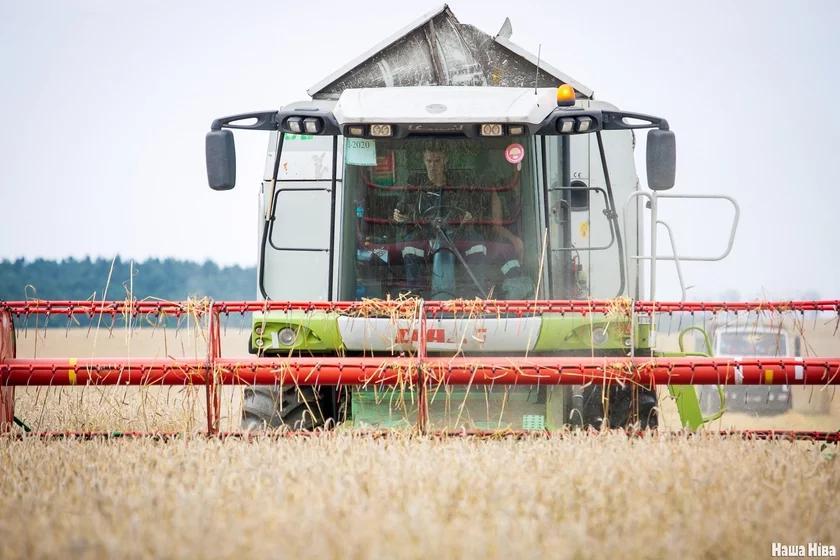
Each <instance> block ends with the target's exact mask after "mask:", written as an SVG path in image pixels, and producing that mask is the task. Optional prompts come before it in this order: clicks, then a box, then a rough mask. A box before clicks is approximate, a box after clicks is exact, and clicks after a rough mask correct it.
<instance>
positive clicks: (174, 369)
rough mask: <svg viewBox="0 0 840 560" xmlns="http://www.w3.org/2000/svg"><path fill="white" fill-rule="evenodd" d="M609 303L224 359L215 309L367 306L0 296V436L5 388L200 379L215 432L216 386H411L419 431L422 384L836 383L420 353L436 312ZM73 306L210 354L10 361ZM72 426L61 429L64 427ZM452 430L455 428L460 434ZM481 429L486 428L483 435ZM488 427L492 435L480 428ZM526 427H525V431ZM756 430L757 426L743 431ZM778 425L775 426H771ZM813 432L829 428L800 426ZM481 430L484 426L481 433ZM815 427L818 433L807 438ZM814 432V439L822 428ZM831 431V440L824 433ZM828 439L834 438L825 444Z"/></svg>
mask: <svg viewBox="0 0 840 560" xmlns="http://www.w3.org/2000/svg"><path fill="white" fill-rule="evenodd" d="M615 305H616V302H614V301H487V302H482V301H475V302H472V301H455V302H438V301H431V302H425V301H422V302H417V301H416V300H414V301H412V300H408V301H392V302H382V303H381V305H380V309H385V310H390V311H391V312H396V313H397V314H399V315H400V316H403V317H414V318H415V320H419V321H420V323H421V328H420V331H419V332H420V333H421V336H420V339H419V341H418V342H419V348H418V352H417V355H416V356H415V357H409V358H405V357H401V358H387V357H386V358H338V357H325V358H253V359H249V360H242V359H233V358H224V357H222V349H221V335H220V323H221V315H222V314H224V315H229V314H230V313H246V312H255V311H290V310H304V311H326V312H329V311H334V312H341V313H345V314H354V313H359V314H367V312H368V311H369V310H370V307H369V306H364V305H363V304H362V303H361V302H209V301H208V302H205V303H204V305H197V304H196V303H194V302H165V301H129V300H126V301H108V302H96V301H39V300H31V301H24V302H0V396H2V398H3V400H2V402H0V405H2V406H0V414H2V416H0V422H6V423H5V424H2V425H0V432H3V431H9V430H10V429H11V428H10V426H11V424H10V422H11V421H12V420H13V414H14V392H13V391H14V387H16V386H52V385H56V386H67V385H88V384H95V385H115V384H120V385H155V384H158V385H184V384H195V385H205V387H206V397H207V426H208V428H207V432H208V434H210V435H217V434H219V418H220V416H221V394H220V391H219V389H218V387H219V385H235V384H255V385H273V384H275V383H284V384H285V383H295V384H298V385H363V386H364V385H371V384H373V385H409V386H411V387H413V388H415V389H416V390H417V391H418V404H419V410H418V427H419V429H420V430H421V431H422V432H425V431H426V429H427V423H428V418H427V411H426V391H427V390H428V389H429V388H432V387H434V386H435V385H436V384H439V383H446V384H452V385H496V384H498V385H533V384H552V385H582V384H590V383H591V384H621V385H623V384H636V385H640V386H645V387H650V388H655V387H657V386H660V385H668V384H674V385H727V384H741V385H840V358H805V359H800V358H796V359H792V358H771V359H765V358H761V359H756V358H751V359H744V360H733V359H730V358H702V357H689V358H654V357H651V356H648V357H644V356H636V357H634V358H630V357H599V358H588V357H587V358H581V357H538V358H533V357H532V358H529V357H506V358H499V357H486V358H438V357H428V356H427V354H426V340H425V329H424V328H422V327H423V324H424V323H425V321H426V319H427V317H428V316H432V317H434V316H436V315H438V314H443V313H466V314H472V313H492V314H499V315H504V316H508V317H509V316H511V315H512V316H524V315H526V314H533V313H539V312H553V313H582V314H586V313H606V312H608V311H610V310H611V309H613V308H614V307H615ZM627 308H628V309H634V310H635V311H636V312H647V313H651V312H656V313H673V312H679V311H682V312H697V311H702V312H716V311H750V312H763V311H767V312H804V311H835V312H840V300H823V301H810V302H805V301H791V302H762V303H746V302H735V303H731V302H720V303H708V302H632V303H631V304H629V305H628V306H627ZM33 313H40V314H46V315H66V316H71V315H74V314H82V315H89V316H93V315H96V314H105V315H111V316H112V317H115V316H116V315H117V314H120V315H123V314H125V315H126V316H132V317H136V316H137V315H139V314H151V315H174V316H176V317H180V316H183V315H185V314H188V315H189V316H192V317H195V318H200V317H201V316H203V315H205V314H207V315H209V344H208V350H207V357H206V359H204V360H201V359H183V360H176V359H144V358H139V359H138V358H132V359H131V361H130V363H127V362H124V361H123V360H119V359H109V358H90V359H73V360H72V362H71V361H70V360H69V359H18V358H15V357H14V348H13V340H14V336H13V334H14V332H13V331H14V323H13V321H12V319H13V318H15V317H20V316H21V315H28V314H33ZM68 433H69V432H68ZM459 433H461V432H459ZM482 433H484V432H482ZM488 433H493V434H496V433H498V432H488ZM529 433H530V432H529ZM750 433H758V432H754V431H753V432H750ZM773 433H775V432H773ZM807 433H808V434H811V436H812V437H811V439H819V438H821V437H825V438H827V437H829V436H828V435H825V434H830V433H829V432H826V433H823V432H807ZM485 434H486V433H485ZM814 434H817V435H816V436H815V435H814ZM820 434H822V435H820ZM831 437H834V436H831ZM832 441H834V440H832Z"/></svg>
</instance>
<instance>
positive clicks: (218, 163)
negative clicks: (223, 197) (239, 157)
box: [204, 129, 236, 191]
mask: <svg viewBox="0 0 840 560" xmlns="http://www.w3.org/2000/svg"><path fill="white" fill-rule="evenodd" d="M204 151H205V156H206V158H207V182H208V183H209V184H210V188H211V189H213V190H214V191H229V190H231V189H232V188H233V187H234V186H236V148H235V146H234V142H233V132H231V131H230V130H226V129H223V130H211V131H210V132H208V133H207V136H206V137H205V139H204Z"/></svg>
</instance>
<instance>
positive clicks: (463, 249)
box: [392, 147, 521, 298]
mask: <svg viewBox="0 0 840 560" xmlns="http://www.w3.org/2000/svg"><path fill="white" fill-rule="evenodd" d="M423 162H424V165H425V168H426V173H425V174H418V175H419V176H417V175H415V176H413V177H409V180H408V183H409V185H411V187H410V188H409V189H408V190H406V191H404V192H403V193H402V196H401V197H400V198H399V200H398V202H397V204H396V207H395V208H394V212H393V216H392V218H393V221H394V222H396V223H397V224H402V225H403V227H401V230H402V231H401V232H400V233H401V234H400V235H399V238H400V241H401V243H402V244H403V249H402V258H403V263H404V267H405V275H406V282H407V283H408V285H409V288H410V289H412V290H416V289H418V288H419V286H420V284H421V279H422V276H423V273H424V271H425V268H426V266H427V263H428V262H429V261H430V260H431V259H432V257H433V256H434V254H435V253H436V252H437V251H439V250H440V249H448V247H447V245H446V244H445V243H443V242H441V240H438V239H437V236H436V235H435V232H434V230H433V226H432V225H431V223H430V222H431V221H432V220H434V219H436V218H441V219H442V220H443V224H442V228H443V230H444V231H445V232H446V233H447V235H448V236H449V239H450V240H451V241H452V243H453V244H454V245H455V247H456V248H457V249H458V252H460V253H461V255H462V257H463V259H464V261H465V262H466V264H467V267H468V268H469V270H470V272H471V273H472V275H473V276H474V277H475V279H476V281H477V283H478V284H479V285H480V286H481V287H482V290H483V289H484V286H485V262H486V260H487V256H488V254H487V245H486V241H485V235H482V232H481V231H479V227H477V224H475V222H476V221H477V220H481V221H485V220H489V219H491V215H495V214H496V213H497V211H496V209H495V206H496V204H494V202H496V201H494V200H493V197H494V196H495V193H493V192H491V191H488V190H482V189H474V188H463V187H464V186H465V185H470V184H472V183H471V181H469V178H467V177H459V176H458V174H454V173H450V172H449V171H448V169H447V164H448V157H447V154H446V153H445V152H444V151H443V150H441V149H438V148H436V147H433V148H430V149H427V150H426V151H424V153H423ZM445 187H448V188H445ZM494 229H499V228H498V227H496V228H494ZM485 233H486V232H485ZM520 245H521V241H520ZM514 260H515V257H514ZM506 262H509V261H506ZM519 268H520V267H519V262H518V260H517V261H516V266H515V267H511V266H507V267H506V270H505V276H508V275H511V276H518V274H519ZM433 284H434V283H433ZM465 287H466V289H465V290H464V292H465V293H458V294H455V293H452V290H454V286H452V287H451V288H445V292H447V293H444V294H432V297H435V298H437V297H441V296H444V297H450V298H455V297H464V298H472V297H475V296H476V295H481V294H480V292H479V291H478V290H476V289H475V288H477V286H475V285H474V283H473V282H472V281H470V282H469V283H468V284H466V286H465ZM460 291H461V290H459V292H460Z"/></svg>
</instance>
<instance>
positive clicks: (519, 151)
mask: <svg viewBox="0 0 840 560" xmlns="http://www.w3.org/2000/svg"><path fill="white" fill-rule="evenodd" d="M524 157H525V148H523V147H522V144H511V145H510V146H508V147H507V148H506V149H505V159H506V160H508V163H519V162H520V161H522V159H523V158H524Z"/></svg>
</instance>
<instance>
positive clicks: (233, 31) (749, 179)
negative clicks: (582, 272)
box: [0, 0, 840, 299]
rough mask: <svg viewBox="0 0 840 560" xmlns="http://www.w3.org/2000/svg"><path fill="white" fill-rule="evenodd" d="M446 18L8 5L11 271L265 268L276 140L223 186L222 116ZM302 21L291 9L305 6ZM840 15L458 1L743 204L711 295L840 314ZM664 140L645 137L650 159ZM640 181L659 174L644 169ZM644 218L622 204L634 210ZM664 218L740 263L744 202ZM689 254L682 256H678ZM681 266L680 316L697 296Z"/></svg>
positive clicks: (661, 4) (7, 255) (466, 18)
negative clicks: (263, 209) (214, 148)
mask: <svg viewBox="0 0 840 560" xmlns="http://www.w3.org/2000/svg"><path fill="white" fill-rule="evenodd" d="M438 5H440V2H435V1H420V2H409V3H403V2H396V1H394V0H391V1H384V0H379V1H375V0H356V1H354V2H344V3H342V2H335V1H325V0H308V1H307V2H294V3H291V2H279V1H270V2H269V1H264V2H256V1H252V2H247V1H242V2H220V1H212V2H211V1H201V2H198V1H195V2H145V3H143V7H144V9H142V10H141V9H140V8H139V6H140V5H139V4H136V3H132V4H129V3H127V2H122V3H120V2H112V1H100V2H94V1H88V2H67V1H54V2H45V1H27V2H11V1H3V2H2V3H0V6H2V8H0V70H2V81H3V87H2V89H0V117H2V122H3V124H4V129H3V134H2V136H0V164H1V165H2V167H0V168H1V169H2V182H1V183H0V208H2V210H3V219H2V220H0V259H14V258H18V257H25V258H27V259H30V260H31V259H34V258H37V257H44V258H64V257H68V256H75V257H82V258H83V257H84V256H85V255H90V256H91V257H92V258H95V257H98V256H103V257H107V258H111V257H113V255H114V254H116V253H119V254H120V255H121V256H122V257H123V258H135V259H138V260H144V259H146V258H148V257H150V256H157V257H167V256H173V257H176V258H182V259H192V260H198V261H203V260H205V259H208V258H211V259H214V260H215V261H217V262H218V263H219V264H222V265H225V264H241V265H254V264H255V263H256V260H257V244H256V233H257V227H256V224H255V219H256V203H257V190H258V185H259V181H260V179H261V176H262V170H263V163H264V157H265V150H266V146H267V140H268V137H267V134H265V133H253V132H252V133H246V132H237V133H236V142H237V154H238V163H237V165H238V184H237V187H236V189H234V190H233V191H230V192H225V193H217V192H213V191H211V190H210V189H209V187H208V186H207V179H206V173H205V166H204V135H205V133H206V132H207V131H208V129H209V125H210V122H211V121H212V120H213V119H214V118H216V117H219V116H224V115H229V114H235V113H240V112H246V111H252V110H261V109H276V108H279V107H280V106H282V105H285V104H287V103H289V102H292V101H296V100H300V99H305V98H307V95H306V89H307V88H309V87H310V86H311V85H313V84H315V83H316V82H318V81H319V80H320V79H321V78H323V77H325V76H326V75H328V74H330V73H331V72H332V71H334V70H335V69H337V68H338V67H340V66H341V65H343V64H345V63H346V62H348V61H349V60H351V59H352V58H354V57H355V56H357V55H358V54H361V53H362V52H363V51H365V50H366V49H368V48H370V47H372V46H373V45H375V44H376V43H377V42H379V41H381V40H382V39H384V38H385V37H387V36H388V35H390V34H391V33H393V32H394V31H396V30H397V29H399V28H401V27H403V26H405V25H406V24H408V23H409V22H411V21H412V20H414V19H416V18H417V17H420V16H422V15H423V14H424V13H426V12H428V11H430V10H432V9H434V8H436V7H437V6H438ZM284 6H285V8H284ZM838 6H840V3H838V2H836V1H833V0H824V1H817V0H808V1H802V2H796V3H792V2H781V1H765V0H762V1H759V0H755V1H749V2H747V1H743V2H724V1H715V2H692V3H684V2H672V1H666V0H660V1H639V0H636V1H633V2H626V1H624V0H620V1H619V0H616V1H606V0H601V1H590V2H587V3H586V4H585V5H580V4H574V3H570V2H566V1H556V0H555V1H551V2H523V1H518V2H501V1H497V0H481V1H477V0H463V1H460V2H452V3H450V8H451V9H452V11H453V12H454V14H455V16H456V17H457V18H458V19H459V20H460V21H461V22H463V23H470V24H473V25H475V26H477V27H478V28H479V29H482V30H483V31H485V32H487V33H490V34H495V33H496V32H497V31H498V30H499V28H500V27H501V25H502V23H503V22H504V19H505V17H506V16H508V17H510V18H511V21H512V24H513V35H512V37H511V40H512V41H513V42H515V43H517V44H518V45H520V46H522V47H523V48H525V49H527V50H530V51H532V52H536V51H537V49H538V46H539V45H540V44H542V57H543V59H544V60H546V61H547V62H548V63H550V64H552V65H553V66H555V67H556V68H558V69H560V70H561V71H563V72H564V73H566V74H568V75H570V76H572V77H573V78H575V79H576V80H578V81H580V82H582V83H583V84H585V85H587V86H588V87H590V88H592V89H593V90H594V91H595V96H596V97H597V98H599V99H604V100H607V101H609V102H611V103H613V104H615V105H617V106H618V107H620V108H622V109H626V110H630V111H637V112H643V113H651V114H655V115H658V116H663V117H666V118H667V119H668V120H669V122H670V123H671V127H672V130H674V131H675V133H676V135H677V154H678V156H677V164H678V171H677V187H676V188H675V190H674V191H673V192H679V193H705V194H716V193H725V194H731V195H733V196H735V197H736V198H737V199H738V201H739V203H740V205H741V212H742V213H741V221H740V225H739V228H738V235H737V238H736V241H735V246H734V249H733V251H732V253H731V254H730V256H729V257H728V258H727V259H726V260H725V261H723V262H719V263H697V264H693V263H686V264H685V266H684V274H685V276H686V281H687V283H688V284H689V285H694V286H696V287H695V288H693V289H692V290H691V291H690V294H694V295H693V296H691V299H697V298H698V295H704V294H719V293H720V292H721V291H723V290H726V289H728V288H730V287H738V288H739V289H740V290H741V293H742V295H743V296H744V297H747V298H750V299H752V298H754V297H757V296H759V295H760V294H761V292H762V291H766V293H767V294H768V295H770V296H775V297H797V296H798V295H799V294H800V293H801V292H802V291H803V290H805V289H815V290H817V291H818V292H820V294H821V295H822V297H824V298H829V297H831V298H836V297H840V290H838V288H837V284H838V281H837V279H838V277H840V264H838V256H837V255H838V254H840V250H838V249H837V248H836V247H835V245H836V243H837V241H838V234H837V231H838V230H837V223H836V222H837V221H838V217H837V215H838V208H840V194H838V190H840V181H838V171H837V167H836V166H837V162H838V161H840V160H838V158H837V157H836V155H835V152H836V150H837V148H838V145H839V144H840V143H839V142H838V136H840V116H839V115H838V112H837V111H834V110H832V109H831V107H832V106H833V105H834V104H836V101H837V99H838V98H840V78H839V77H838V71H837V68H838V60H840V38H838V34H837V31H836V22H837V21H838V20H840V7H838ZM641 143H643V142H641ZM637 165H638V167H639V169H640V175H641V176H642V177H643V179H644V169H643V168H644V159H643V152H640V153H637ZM617 202H618V203H619V204H622V203H621V202H620V201H617ZM662 217H663V218H664V219H666V220H668V221H669V222H671V223H672V225H673V226H674V232H675V234H676V238H677V245H678V249H679V250H680V252H681V253H685V254H695V255H696V254H701V255H714V254H719V253H720V252H722V251H723V249H724V248H725V245H726V234H725V233H724V232H723V230H725V229H726V228H727V227H728V224H729V223H730V222H731V217H732V212H731V210H729V209H728V208H727V207H726V206H725V205H723V204H721V203H718V204H711V203H705V204H700V203H680V204H678V203H675V202H673V201H672V202H670V203H669V206H668V208H667V209H666V208H665V207H664V206H663V210H662ZM669 251H670V247H668V244H667V241H665V240H663V242H662V244H661V245H660V252H661V253H666V252H669ZM672 267H673V263H664V264H660V270H661V273H660V275H659V276H658V283H659V286H660V290H659V295H660V298H659V299H669V298H672V299H673V298H676V297H678V296H679V290H678V289H677V287H676V285H675V280H676V275H675V274H674V273H673V271H672Z"/></svg>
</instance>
